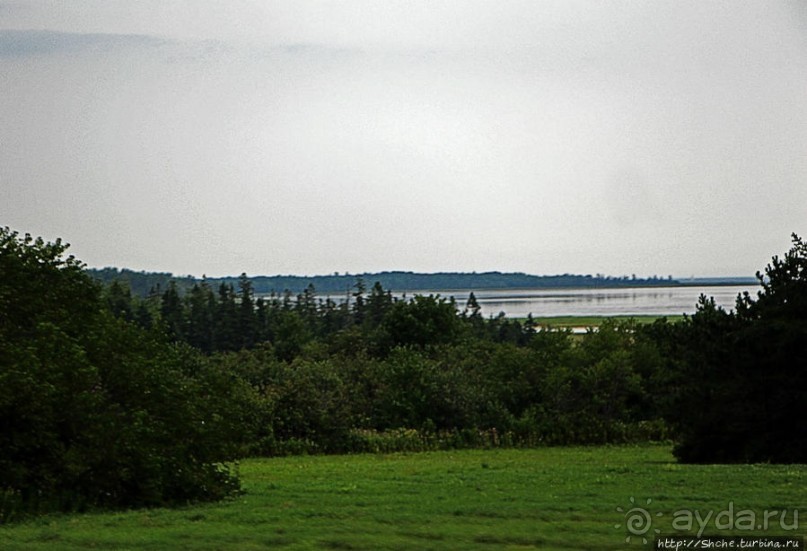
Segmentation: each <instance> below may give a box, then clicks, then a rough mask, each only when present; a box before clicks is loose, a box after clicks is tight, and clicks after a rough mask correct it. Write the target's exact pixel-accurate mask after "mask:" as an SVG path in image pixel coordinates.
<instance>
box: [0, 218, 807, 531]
mask: <svg viewBox="0 0 807 551" xmlns="http://www.w3.org/2000/svg"><path fill="white" fill-rule="evenodd" d="M66 250H67V245H65V244H63V243H62V242H61V241H57V242H55V243H46V242H44V241H43V240H42V239H35V238H33V237H31V236H29V235H20V234H18V233H16V232H14V231H12V230H10V229H8V228H5V229H2V230H0V270H1V271H0V351H1V352H2V355H0V519H2V518H6V519H9V518H14V517H15V516H19V515H24V514H30V513H36V512H41V511H49V510H84V509H89V508H96V507H113V508H117V507H132V506H153V505H166V504H168V505H170V504H183V503H189V502H194V501H202V500H212V499H220V498H222V497H225V496H227V495H233V494H234V493H237V492H238V491H239V482H238V476H237V471H236V470H233V469H232V465H233V462H234V461H236V460H237V459H238V458H241V457H246V456H255V455H264V456H272V455H286V454H299V453H356V452H383V451H418V450H429V449H447V448H464V447H494V446H546V445H567V444H606V443H609V444H617V443H625V442H640V441H649V440H670V441H672V442H673V443H674V444H675V453H676V455H677V457H678V458H679V460H681V461H687V462H724V463H730V462H759V461H767V462H807V428H805V425H804V423H803V419H804V418H805V414H807V410H805V407H807V400H805V397H806V396H805V390H807V381H805V369H807V364H805V361H804V358H807V245H805V243H804V242H803V241H802V240H801V239H800V238H798V237H796V236H793V247H792V249H791V250H790V251H788V252H787V253H786V254H785V256H784V257H782V258H779V257H774V258H773V260H772V262H771V264H770V265H768V266H767V268H766V269H765V271H764V273H760V274H758V279H759V282H760V290H759V292H758V294H757V296H750V295H744V296H740V297H738V299H737V304H736V308H735V309H734V310H732V311H728V312H727V311H725V310H723V309H722V308H719V307H717V306H715V304H714V301H712V300H710V299H709V298H708V297H701V300H700V303H699V304H698V307H697V311H696V313H695V314H694V315H692V316H688V317H686V318H685V319H684V321H682V322H676V323H669V322H667V321H666V320H664V319H661V320H658V321H657V322H655V323H653V324H650V325H646V326H640V325H637V324H634V323H633V322H630V321H628V322H615V321H606V322H605V323H604V324H603V325H602V326H600V327H599V329H598V330H596V331H594V330H592V331H589V332H588V333H587V334H585V335H572V334H571V333H570V332H568V331H564V330H551V329H545V328H538V327H536V325H535V324H534V323H533V322H532V320H531V319H527V320H526V321H523V322H521V321H517V320H512V319H507V318H506V317H504V316H498V317H490V318H484V317H483V316H482V315H481V314H480V310H479V306H478V304H476V301H475V298H474V297H473V295H471V297H470V298H469V300H468V302H467V303H466V304H457V303H455V302H454V301H453V300H452V299H449V298H445V297H442V296H440V295H436V294H433V295H428V296H422V295H416V296H413V297H412V298H410V299H398V298H395V297H394V296H393V295H392V293H391V292H390V291H389V290H388V289H387V288H386V287H385V286H384V284H383V283H382V282H381V281H378V282H373V284H372V285H370V286H367V285H366V284H365V280H364V279H363V278H355V277H353V278H352V280H351V282H350V287H349V300H345V301H340V302H339V303H337V302H334V301H333V300H330V299H327V298H325V299H322V298H319V297H318V295H317V292H318V291H317V289H316V288H315V286H314V285H313V284H309V285H308V286H307V287H305V288H304V289H302V290H300V291H299V292H294V291H293V290H291V289H289V290H286V291H284V292H280V293H273V294H270V295H269V296H265V297H264V296H258V294H259V293H258V292H257V290H256V284H255V281H254V280H252V279H250V278H248V277H246V276H242V277H241V278H240V279H239V280H238V281H219V282H217V283H215V284H214V283H213V282H212V281H208V280H200V281H197V280H187V279H185V280H180V281H176V280H170V279H169V281H168V282H165V283H160V285H159V287H157V284H156V283H157V282H153V283H150V284H149V285H150V288H149V292H146V293H142V292H140V291H135V290H133V289H132V288H131V287H130V280H127V278H126V277H122V278H119V279H116V278H109V279H108V281H107V282H106V283H101V282H99V281H98V280H97V279H96V278H95V276H97V272H94V273H93V274H92V275H91V274H90V273H89V272H88V270H87V269H86V268H85V266H84V265H83V264H82V263H81V262H80V261H78V260H76V259H75V258H73V257H71V256H66ZM118 273H119V274H120V272H118ZM341 283H346V282H341Z"/></svg>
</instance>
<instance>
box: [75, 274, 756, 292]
mask: <svg viewBox="0 0 807 551" xmlns="http://www.w3.org/2000/svg"><path fill="white" fill-rule="evenodd" d="M88 272H89V274H90V275H91V276H92V277H94V278H95V279H98V280H100V281H103V282H110V281H113V280H118V281H123V282H126V283H128V285H129V288H130V289H131V291H132V293H134V294H137V295H140V296H146V295H148V294H149V293H150V292H152V291H153V290H156V289H165V288H166V286H167V285H168V282H169V281H172V280H173V281H175V282H176V284H177V287H178V289H179V290H180V291H181V290H183V289H186V288H190V287H192V286H193V285H194V284H195V283H200V282H202V281H203V280H204V281H206V282H207V283H208V284H209V285H211V286H214V287H216V286H218V285H220V284H221V283H225V284H230V283H232V284H233V285H236V284H237V283H238V280H239V277H236V276H229V277H218V278H196V277H193V276H175V275H174V274H171V273H167V272H137V271H134V270H129V269H126V268H124V269H118V268H102V269H95V268H93V269H89V270H88ZM249 279H250V281H251V282H252V288H253V290H254V292H255V293H257V294H270V293H273V292H274V293H283V292H285V291H290V292H292V293H300V292H302V291H303V290H304V289H305V288H307V287H308V286H309V285H313V286H314V289H315V290H316V292H318V293H322V294H335V293H343V292H349V291H350V290H351V289H354V288H355V286H356V283H357V281H358V280H361V281H363V282H364V284H365V285H366V286H367V287H368V288H369V287H371V286H372V285H373V284H375V283H376V282H379V283H380V284H381V286H382V287H383V288H384V289H387V290H391V291H394V292H403V291H412V292H416V291H435V292H444V291H451V290H458V289H471V290H472V289H552V288H576V289H588V288H615V287H617V288H618V287H661V286H665V287H666V286H683V285H742V284H753V283H756V279H755V278H753V277H711V278H685V279H673V278H672V277H671V276H666V277H661V276H651V277H648V278H641V277H636V276H606V275H602V274H597V275H590V274H588V275H579V274H562V275H530V274H525V273H512V272H511V273H503V272H479V273H477V272H439V273H416V272H405V271H388V272H377V273H361V274H350V273H334V274H332V275H315V276H297V275H274V276H250V277H249Z"/></svg>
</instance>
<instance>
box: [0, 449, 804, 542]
mask: <svg viewBox="0 0 807 551" xmlns="http://www.w3.org/2000/svg"><path fill="white" fill-rule="evenodd" d="M240 471H241V475H242V477H243V482H244V486H245V489H246V494H245V495H243V496H241V497H239V498H237V499H233V500H230V501H227V502H224V503H217V504H210V505H203V506H194V507H188V508H183V509H178V510H168V509H155V510H146V511H134V512H120V513H102V514H101V513H93V514H84V515H66V516H49V517H45V518H40V519H36V520H31V521H28V522H24V523H21V524H14V525H9V526H3V527H0V549H25V550H29V549H31V550H37V549H41V550H45V549H47V550H51V549H88V548H90V549H92V548H94V549H211V550H212V549H222V550H225V549H226V550H229V549H247V550H249V549H372V550H375V549H457V550H460V549H463V550H464V549H485V550H495V549H531V548H540V549H599V550H603V549H640V548H642V547H643V546H642V543H641V539H642V537H643V536H646V537H647V538H648V539H652V536H654V535H655V530H656V529H658V530H659V532H660V534H662V535H665V534H681V533H682V532H680V531H679V530H676V529H674V528H673V527H672V526H671V523H672V520H673V514H674V513H675V512H678V511H680V510H683V509H687V510H692V511H694V510H697V511H698V512H699V513H700V514H701V516H705V515H706V514H707V513H708V512H709V511H713V512H714V514H717V513H719V512H721V511H726V510H728V509H729V508H731V509H732V510H733V511H735V512H736V511H740V510H748V509H751V510H753V511H754V512H755V513H756V514H758V515H760V519H761V515H762V512H763V511H764V510H773V509H777V510H779V511H782V510H785V511H787V516H786V524H787V525H790V524H792V521H793V520H794V514H796V513H795V512H794V511H795V509H794V508H796V507H801V509H800V510H798V514H800V515H801V516H802V517H803V519H804V521H803V522H802V524H800V525H799V529H798V531H796V532H792V531H787V530H783V529H781V528H779V526H778V523H777V521H776V520H771V521H769V529H768V530H767V531H758V532H756V534H757V535H776V534H780V535H795V534H798V535H803V534H804V532H805V527H804V524H807V489H806V488H805V482H807V476H806V475H807V466H805V465H795V466H794V465H739V466H725V465H723V466H721V465H705V466H697V465H678V464H676V463H675V462H674V460H673V458H672V456H671V454H670V448H669V446H664V445H652V446H650V445H648V446H628V447H580V448H544V449H532V450H500V449H497V450H472V451H454V452H429V453H417V454H392V455H353V456H316V457H289V458H276V459H252V460H248V461H244V462H243V463H242V464H241V467H240ZM631 498H633V502H631ZM648 499H650V500H651V502H650V503H649V504H648V503H647V500H648ZM639 506H641V507H643V508H644V509H646V510H647V512H648V513H649V514H650V517H651V521H652V524H651V525H649V526H646V528H647V531H646V532H644V533H643V534H630V533H628V531H627V528H626V512H627V511H628V510H629V509H631V508H632V507H639ZM618 507H619V508H621V510H622V511H624V512H621V511H619V510H617V508H618ZM657 513H662V514H661V516H657ZM725 516H726V515H724V517H725ZM799 520H800V519H799ZM710 528H711V529H707V530H706V531H705V532H704V533H706V534H713V535H714V534H719V535H725V534H727V533H728V532H725V531H719V530H716V529H714V526H713V525H711V526H710ZM693 531H697V526H694V530H693ZM734 533H740V534H742V533H743V532H741V531H739V532H738V531H735V532H734ZM745 533H746V534H748V532H745ZM628 535H631V541H630V542H626V541H625V539H626V537H627V536H628ZM644 548H647V546H644Z"/></svg>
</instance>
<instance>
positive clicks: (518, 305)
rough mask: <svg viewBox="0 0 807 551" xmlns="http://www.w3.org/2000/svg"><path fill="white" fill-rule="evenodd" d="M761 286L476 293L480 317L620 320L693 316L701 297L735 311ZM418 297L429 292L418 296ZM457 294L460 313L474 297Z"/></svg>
mask: <svg viewBox="0 0 807 551" xmlns="http://www.w3.org/2000/svg"><path fill="white" fill-rule="evenodd" d="M759 289H760V287H757V286H753V285H728V286H693V287H631V288H623V289H552V290H548V289H547V290H542V289H512V290H511V289H506V290H502V289H494V290H475V291H474V295H475V296H476V299H477V302H479V306H481V308H482V314H483V315H484V316H485V317H487V316H491V315H493V316H495V315H498V314H499V313H500V312H504V313H505V315H507V316H508V317H526V316H527V315H528V314H530V313H532V315H533V316H619V315H633V316H636V315H651V314H652V315H666V316H672V315H681V314H692V313H694V312H695V304H696V303H697V302H698V297H699V296H700V295H701V294H704V295H706V296H708V297H714V299H715V302H716V303H717V304H718V305H720V306H723V307H724V308H726V309H727V310H728V309H733V308H734V303H735V301H736V299H737V295H738V294H740V293H742V292H743V291H748V292H750V293H751V295H752V296H756V291H757V290H759ZM417 294H429V293H428V292H418V293H417ZM440 294H441V296H453V297H454V298H455V299H456V301H457V304H458V306H459V307H460V309H462V308H463V307H464V306H465V303H466V301H467V300H468V296H469V294H470V292H469V291H467V290H457V291H444V292H441V293H440Z"/></svg>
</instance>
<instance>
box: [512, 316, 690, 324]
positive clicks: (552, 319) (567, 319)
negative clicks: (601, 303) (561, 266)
mask: <svg viewBox="0 0 807 551" xmlns="http://www.w3.org/2000/svg"><path fill="white" fill-rule="evenodd" d="M660 318H666V319H667V321H669V322H677V321H681V320H683V319H684V316H655V315H653V316H546V317H534V318H533V320H534V321H535V323H537V324H538V325H540V326H552V327H599V326H600V325H602V323H603V321H605V320H606V319H612V320H616V321H627V320H631V319H632V320H634V321H635V322H636V323H637V324H646V323H653V322H654V321H656V320H657V319H660ZM526 319H527V318H519V321H521V322H522V323H523V322H524V321H526Z"/></svg>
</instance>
